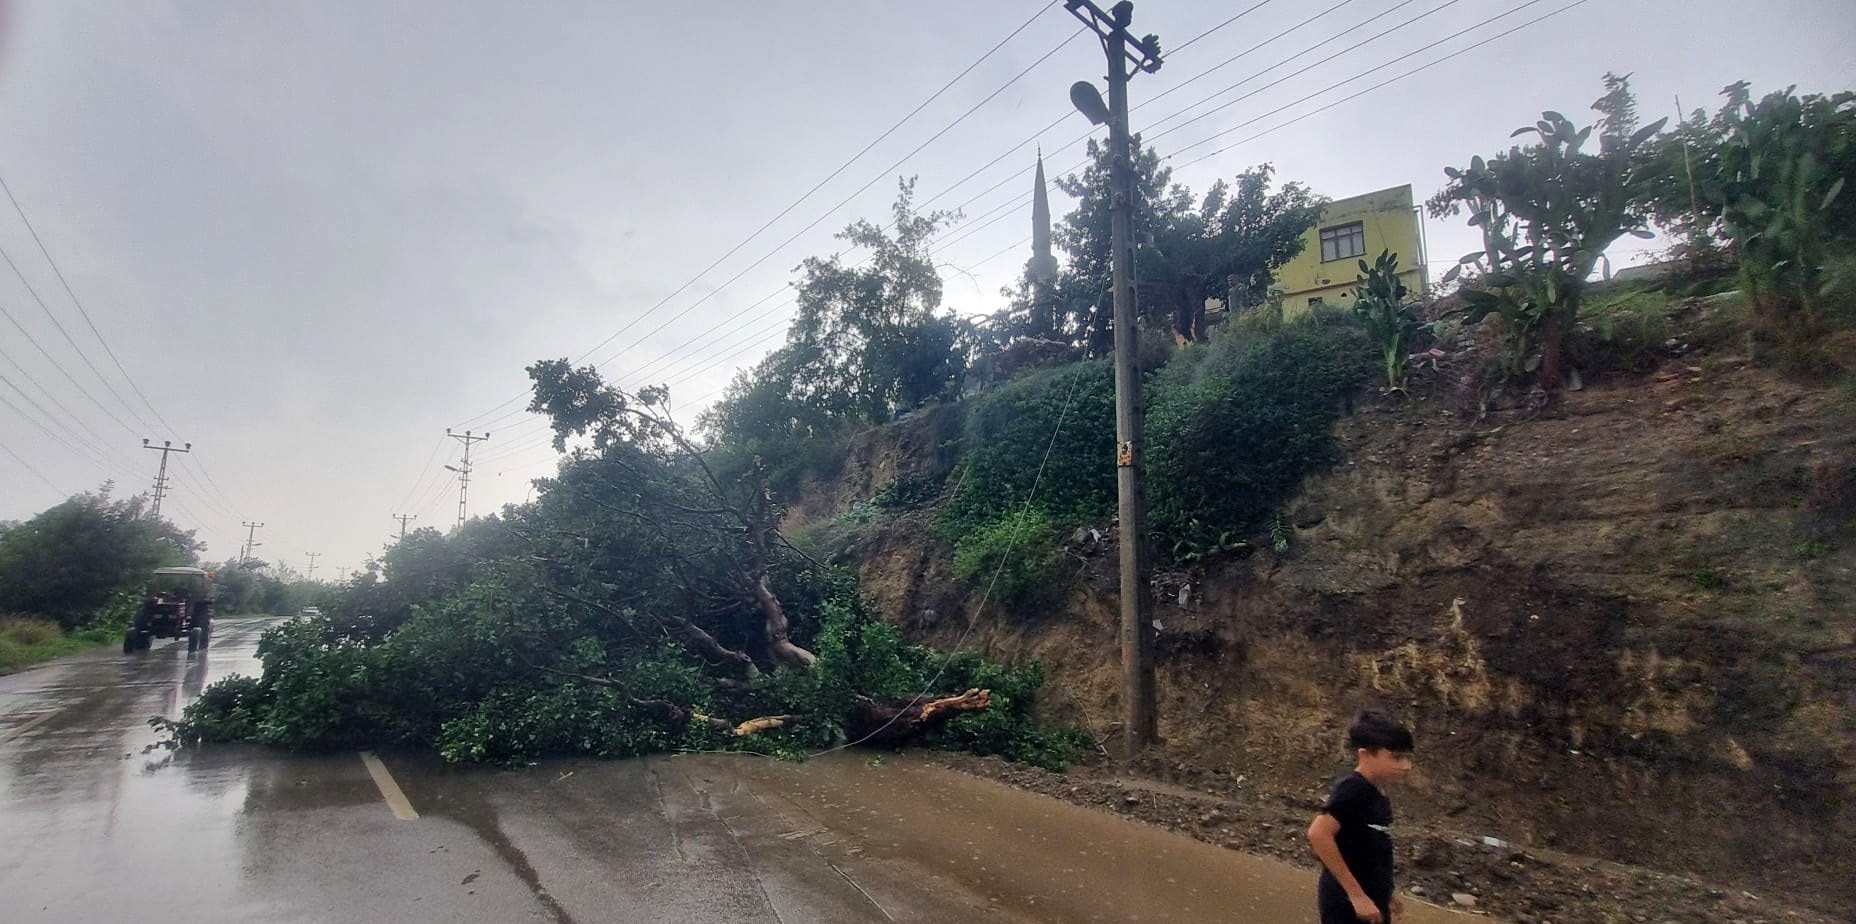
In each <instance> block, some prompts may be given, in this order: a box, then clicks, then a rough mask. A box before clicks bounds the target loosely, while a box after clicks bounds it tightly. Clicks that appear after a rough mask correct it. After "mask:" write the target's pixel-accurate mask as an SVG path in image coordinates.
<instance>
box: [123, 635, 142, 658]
mask: <svg viewBox="0 0 1856 924" xmlns="http://www.w3.org/2000/svg"><path fill="white" fill-rule="evenodd" d="M140 650H142V635H141V633H139V632H137V631H135V630H134V629H124V630H123V633H122V653H123V654H135V653H136V652H138V651H140Z"/></svg>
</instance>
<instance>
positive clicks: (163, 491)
mask: <svg viewBox="0 0 1856 924" xmlns="http://www.w3.org/2000/svg"><path fill="white" fill-rule="evenodd" d="M142 448H143V449H153V450H154V451H156V452H158V453H161V468H160V469H158V470H156V472H155V500H154V504H153V505H151V506H150V507H149V510H148V515H149V516H150V517H158V516H160V515H161V499H162V498H164V497H166V496H168V453H170V452H192V451H193V444H192V443H182V444H181V448H179V449H175V448H174V441H173V440H162V441H161V445H159V446H156V445H155V444H153V443H151V442H149V441H148V440H147V439H143V440H142Z"/></svg>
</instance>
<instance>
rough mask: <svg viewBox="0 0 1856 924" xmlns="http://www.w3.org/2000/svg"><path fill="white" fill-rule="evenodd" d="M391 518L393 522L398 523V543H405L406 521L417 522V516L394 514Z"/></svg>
mask: <svg viewBox="0 0 1856 924" xmlns="http://www.w3.org/2000/svg"><path fill="white" fill-rule="evenodd" d="M393 518H394V519H395V520H398V521H400V541H401V542H405V541H406V521H407V520H417V519H418V518H419V515H418V514H416V513H396V514H394V515H393Z"/></svg>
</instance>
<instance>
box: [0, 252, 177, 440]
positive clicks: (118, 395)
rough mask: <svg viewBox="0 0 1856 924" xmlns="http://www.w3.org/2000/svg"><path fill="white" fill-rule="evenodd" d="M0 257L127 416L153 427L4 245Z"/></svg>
mask: <svg viewBox="0 0 1856 924" xmlns="http://www.w3.org/2000/svg"><path fill="white" fill-rule="evenodd" d="M0 257H3V258H5V259H6V265H7V266H8V267H11V268H12V270H13V275H15V276H17V277H19V281H20V284H21V285H24V286H25V287H26V292H27V293H28V294H30V295H31V296H32V300H33V301H35V302H38V303H39V309H40V310H41V311H43V312H45V317H46V318H47V319H48V320H50V321H51V322H52V327H54V328H56V329H57V331H58V333H59V335H60V336H62V337H64V342H65V343H67V344H69V345H70V347H71V351H72V352H74V353H76V354H77V358H78V359H79V360H82V361H83V363H84V365H85V367H87V368H89V369H90V372H91V374H92V375H95V376H96V377H97V381H98V382H101V383H103V388H104V390H105V391H108V392H109V393H110V396H111V397H113V398H115V399H116V403H117V404H120V405H122V407H123V409H124V410H126V411H128V412H129V416H130V417H133V418H135V422H136V423H139V424H141V425H142V428H143V429H144V430H153V429H155V427H154V425H153V424H151V423H149V422H148V421H146V420H144V419H143V418H142V417H141V416H139V415H138V414H136V413H135V408H134V407H132V406H130V404H129V402H128V401H127V400H125V399H124V398H123V396H122V394H121V393H120V392H118V391H117V390H116V386H114V385H111V384H110V381H109V379H107V378H105V377H104V375H103V372H102V370H99V369H98V368H97V364H96V363H93V362H91V361H90V355H89V354H87V353H85V352H84V350H83V348H82V347H80V346H78V345H77V341H76V340H74V339H72V337H71V332H70V331H68V330H65V329H64V324H63V322H61V321H59V320H58V316H57V315H56V314H53V313H52V308H51V306H50V305H47V304H45V299H43V298H41V297H39V290H37V289H35V288H33V286H32V281H31V280H29V279H27V278H26V274H25V273H24V272H21V271H20V268H19V264H17V263H14V262H13V255H12V254H9V253H7V252H6V248H5V247H0ZM14 323H15V324H17V323H18V322H17V321H15V322H14ZM33 345H34V346H37V345H38V344H37V343H34V344H33ZM40 352H44V350H43V348H41V350H40ZM50 355H51V354H49V353H47V354H46V358H48V359H49V358H50ZM72 381H73V382H74V383H75V381H76V380H75V379H73V380H72ZM91 400H92V401H95V400H96V399H95V398H92V399H91ZM97 406H98V407H103V404H102V403H101V402H98V403H97ZM104 412H105V413H109V414H110V419H112V420H115V421H116V422H117V423H122V418H120V417H117V416H116V415H115V414H113V413H110V412H109V410H108V409H107V408H105V410H104ZM123 426H124V427H125V428H127V429H129V431H130V432H134V430H135V428H134V427H130V426H129V425H128V424H123ZM170 432H172V431H170Z"/></svg>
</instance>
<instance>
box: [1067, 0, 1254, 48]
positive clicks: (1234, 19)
mask: <svg viewBox="0 0 1856 924" xmlns="http://www.w3.org/2000/svg"><path fill="white" fill-rule="evenodd" d="M1269 3H1270V0H1261V2H1259V3H1257V4H1256V5H1254V6H1251V7H1250V8H1249V9H1246V10H1244V11H1243V12H1241V13H1239V14H1237V15H1236V16H1233V17H1231V18H1230V19H1227V20H1225V21H1224V22H1221V23H1219V24H1217V25H1215V26H1213V27H1211V28H1210V29H1207V30H1205V31H1204V32H1201V33H1199V34H1198V35H1195V36H1193V37H1191V38H1189V39H1187V40H1185V41H1183V42H1180V43H1179V47H1178V48H1175V49H1173V50H1172V51H1169V52H1167V53H1166V54H1165V55H1163V56H1162V60H1169V59H1171V58H1172V57H1173V56H1174V55H1176V54H1179V53H1180V52H1182V51H1185V50H1186V46H1188V45H1191V44H1192V43H1193V42H1196V41H1198V40H1199V39H1202V38H1204V37H1206V36H1208V35H1210V34H1212V33H1213V32H1217V31H1218V30H1219V29H1222V28H1224V27H1225V26H1228V25H1230V24H1232V23H1234V22H1237V21H1238V20H1240V19H1243V18H1244V17H1246V16H1249V15H1250V14H1252V13H1255V12H1256V11H1257V10H1259V9H1261V8H1263V7H1265V6H1268V5H1269ZM1046 9H1049V7H1046ZM1040 12H1042V11H1040Z"/></svg>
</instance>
